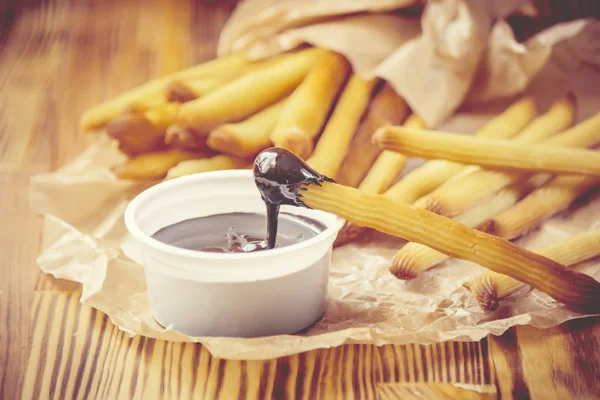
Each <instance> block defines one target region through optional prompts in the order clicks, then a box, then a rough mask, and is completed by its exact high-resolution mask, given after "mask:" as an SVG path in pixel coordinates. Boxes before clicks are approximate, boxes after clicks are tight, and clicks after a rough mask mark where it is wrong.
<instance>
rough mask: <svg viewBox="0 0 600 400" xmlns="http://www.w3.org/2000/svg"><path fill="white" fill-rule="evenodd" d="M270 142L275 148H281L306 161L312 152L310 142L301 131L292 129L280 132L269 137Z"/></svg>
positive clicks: (311, 143)
mask: <svg viewBox="0 0 600 400" xmlns="http://www.w3.org/2000/svg"><path fill="white" fill-rule="evenodd" d="M271 141H272V142H273V144H274V145H275V146H277V147H283V148H284V149H287V150H289V151H291V152H292V153H294V154H296V155H297V156H298V157H300V158H302V159H303V160H306V159H307V158H308V157H309V156H310V155H311V153H312V151H313V142H312V140H311V139H310V138H309V137H308V136H307V135H305V134H304V133H303V132H302V131H300V130H298V129H294V128H289V129H286V130H280V131H277V132H275V133H273V134H272V135H271Z"/></svg>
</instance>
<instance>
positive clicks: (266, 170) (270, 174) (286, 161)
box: [253, 147, 333, 249]
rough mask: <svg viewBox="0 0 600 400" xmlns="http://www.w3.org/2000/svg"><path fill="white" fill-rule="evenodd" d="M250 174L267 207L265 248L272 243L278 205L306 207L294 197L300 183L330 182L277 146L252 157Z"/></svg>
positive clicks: (301, 184) (318, 183) (296, 157)
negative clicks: (251, 172) (266, 244)
mask: <svg viewBox="0 0 600 400" xmlns="http://www.w3.org/2000/svg"><path fill="white" fill-rule="evenodd" d="M253 173H254V182H255V183H256V186H257V187H258V190H259V191H260V195H261V197H262V199H263V201H264V202H265V205H266V207H267V218H268V222H269V223H268V226H267V241H268V247H267V248H269V249H272V248H273V247H274V246H275V238H276V236H277V221H278V219H277V218H278V215H279V206H280V205H285V204H287V205H292V206H297V207H307V206H306V205H305V204H304V203H303V202H302V200H301V199H300V198H299V196H298V191H299V190H302V187H303V186H304V185H308V184H313V185H319V186H321V182H333V179H331V178H328V177H326V176H325V175H321V174H319V173H318V172H317V171H315V170H314V169H312V168H311V167H310V166H309V165H308V164H306V163H305V162H304V161H303V160H302V159H301V158H300V157H298V156H297V155H295V154H294V153H292V152H291V151H289V150H286V149H283V148H279V147H271V148H268V149H266V150H263V151H262V152H261V153H260V154H259V155H258V156H256V159H255V160H254V168H253ZM307 208H308V207H307Z"/></svg>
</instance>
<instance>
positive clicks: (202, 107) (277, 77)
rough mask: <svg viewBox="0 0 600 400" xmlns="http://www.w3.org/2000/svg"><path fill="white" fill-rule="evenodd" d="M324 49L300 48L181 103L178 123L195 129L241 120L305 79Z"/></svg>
mask: <svg viewBox="0 0 600 400" xmlns="http://www.w3.org/2000/svg"><path fill="white" fill-rule="evenodd" d="M323 54H324V50H322V49H319V48H311V49H308V50H303V51H300V52H298V53H296V54H294V55H293V56H291V57H288V58H285V59H283V60H282V61H281V62H279V63H274V64H271V65H267V66H265V67H264V68H261V69H258V70H256V71H252V72H250V73H248V74H246V75H243V76H241V77H239V78H237V79H235V80H234V81H232V82H230V83H228V84H226V85H225V86H222V87H221V88H219V89H217V90H215V91H214V92H211V93H209V94H208V95H206V96H204V97H201V98H199V99H196V100H194V101H190V102H188V103H184V104H182V105H181V108H180V110H179V116H178V124H180V125H182V126H184V127H186V128H190V129H192V130H194V131H198V132H209V131H210V130H211V129H213V128H214V127H216V126H217V125H220V124H223V123H228V122H237V121H240V120H242V119H244V118H246V117H248V116H250V115H252V114H254V113H256V112H257V111H259V110H261V109H263V108H265V107H266V106H268V105H270V104H273V103H275V102H276V101H277V100H279V99H281V98H283V97H285V96H286V95H287V94H288V93H290V92H291V91H292V90H293V89H294V88H295V87H296V86H298V85H299V84H300V82H301V81H302V80H303V79H304V77H305V76H306V74H307V72H308V71H309V70H310V68H311V66H312V65H313V64H314V63H315V62H317V61H318V60H319V59H320V57H321V56H322V55H323Z"/></svg>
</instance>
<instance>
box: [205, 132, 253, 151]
mask: <svg viewBox="0 0 600 400" xmlns="http://www.w3.org/2000/svg"><path fill="white" fill-rule="evenodd" d="M206 145H207V146H208V148H209V149H211V150H213V151H216V152H221V153H224V154H230V155H233V156H237V157H242V158H244V157H249V156H252V155H253V154H247V153H246V152H244V149H243V148H242V147H241V146H240V144H239V142H238V141H237V139H236V136H235V133H234V132H233V131H232V130H230V128H229V126H228V125H221V126H219V127H217V128H215V129H213V130H212V132H211V133H210V135H208V139H207V140H206Z"/></svg>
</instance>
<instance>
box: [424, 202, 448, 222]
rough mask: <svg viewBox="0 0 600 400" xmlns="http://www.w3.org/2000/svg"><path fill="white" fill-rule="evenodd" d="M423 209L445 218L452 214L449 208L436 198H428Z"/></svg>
mask: <svg viewBox="0 0 600 400" xmlns="http://www.w3.org/2000/svg"><path fill="white" fill-rule="evenodd" d="M425 209H426V210H427V211H431V212H432V213H436V214H438V215H441V216H443V217H446V218H452V217H453V216H454V215H453V213H452V212H451V211H450V209H449V208H448V207H447V206H446V205H445V204H444V203H443V202H441V201H439V200H438V199H436V198H431V199H429V200H428V201H427V203H426V205H425Z"/></svg>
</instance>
